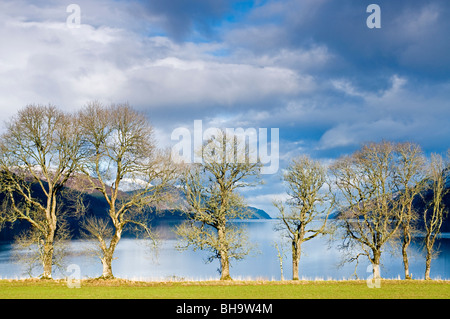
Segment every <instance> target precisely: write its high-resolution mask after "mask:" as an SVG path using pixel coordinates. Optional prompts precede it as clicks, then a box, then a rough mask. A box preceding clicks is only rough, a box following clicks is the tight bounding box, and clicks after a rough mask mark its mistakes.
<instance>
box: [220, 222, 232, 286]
mask: <svg viewBox="0 0 450 319" xmlns="http://www.w3.org/2000/svg"><path fill="white" fill-rule="evenodd" d="M217 236H218V240H219V254H220V280H231V276H230V261H229V258H228V247H227V246H226V238H225V225H221V226H219V227H218V228H217Z"/></svg>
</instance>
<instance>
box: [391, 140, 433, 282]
mask: <svg viewBox="0 0 450 319" xmlns="http://www.w3.org/2000/svg"><path fill="white" fill-rule="evenodd" d="M395 152H396V157H397V165H396V168H397V169H396V180H397V183H398V187H397V188H398V193H397V194H396V195H397V197H396V200H397V201H398V204H399V209H400V214H401V220H402V223H401V227H400V228H401V232H402V244H401V246H402V247H401V249H402V257H403V267H404V271H405V279H411V275H410V272H409V261H408V247H409V245H410V244H411V240H412V237H413V235H414V232H416V231H417V229H416V227H415V222H417V219H418V214H417V212H416V210H415V208H414V205H413V203H414V200H415V199H416V198H418V195H419V194H420V193H421V192H422V191H423V190H424V187H425V170H424V167H425V162H426V161H425V156H424V154H423V152H422V150H421V148H420V146H419V145H417V144H414V143H398V144H397V145H396V149H395Z"/></svg>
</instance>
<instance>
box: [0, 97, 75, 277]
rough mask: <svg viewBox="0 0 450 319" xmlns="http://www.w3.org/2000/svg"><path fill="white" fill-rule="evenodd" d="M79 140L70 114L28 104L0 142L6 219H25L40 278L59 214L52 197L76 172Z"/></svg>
mask: <svg viewBox="0 0 450 319" xmlns="http://www.w3.org/2000/svg"><path fill="white" fill-rule="evenodd" d="M80 147H81V139H80V134H79V125H78V123H77V121H76V120H75V118H74V117H73V116H72V115H67V114H64V113H63V112H61V111H59V110H58V109H57V108H56V107H54V106H51V105H50V106H42V105H28V106H26V107H25V108H24V109H22V110H20V111H19V112H18V114H17V115H16V116H15V117H13V118H12V119H11V120H10V122H9V123H8V125H7V128H6V132H5V133H4V134H3V135H2V137H1V141H0V170H1V173H2V189H3V191H5V192H6V194H7V197H6V201H7V205H6V206H4V207H8V209H6V210H4V211H3V213H4V214H7V215H6V218H7V219H8V220H9V221H10V222H14V221H15V220H18V219H20V220H24V221H27V222H28V223H29V224H30V225H31V227H32V231H31V232H30V233H29V234H30V236H31V235H32V237H33V238H34V239H36V241H35V243H36V244H37V247H38V248H37V249H39V250H40V251H41V253H40V254H39V256H40V258H39V260H40V262H41V263H42V267H43V273H42V278H51V277H52V264H53V261H54V240H55V235H56V233H57V231H58V226H59V225H60V222H61V218H62V214H63V213H64V212H63V211H61V209H59V204H60V203H59V202H58V195H59V194H60V193H61V190H62V189H63V186H64V185H65V183H66V182H67V181H68V179H69V178H70V177H71V176H72V175H73V173H74V172H75V171H76V169H77V166H78V163H79V160H80V158H81V156H82V152H80Z"/></svg>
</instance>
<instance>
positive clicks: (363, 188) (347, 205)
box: [332, 141, 402, 279]
mask: <svg viewBox="0 0 450 319" xmlns="http://www.w3.org/2000/svg"><path fill="white" fill-rule="evenodd" d="M395 156H396V154H395V145H394V144H393V143H390V142H386V141H383V142H380V143H369V144H366V145H364V146H363V147H362V149H361V150H359V151H357V152H355V153H353V154H352V155H351V156H344V157H342V158H340V159H338V160H337V161H336V162H335V163H334V164H333V167H332V171H333V174H334V176H335V177H336V186H337V187H338V189H339V190H340V195H341V203H342V207H341V209H340V215H339V218H338V219H337V220H338V222H339V226H340V227H341V228H342V229H343V230H344V238H343V239H344V241H343V245H342V247H343V248H351V247H356V248H359V249H361V252H360V253H358V254H357V255H356V257H353V258H351V259H350V261H354V260H356V261H358V258H359V257H360V256H366V257H367V258H368V259H369V260H370V262H371V264H372V269H373V278H374V279H379V278H381V275H380V259H381V253H382V251H383V246H384V245H385V244H386V243H387V242H388V240H390V239H392V238H393V236H394V234H395V233H396V231H397V230H398V228H399V227H400V224H401V222H402V214H401V213H400V211H401V210H400V209H399V202H398V201H397V200H396V199H395V196H394V194H395V193H396V192H397V191H398V183H397V181H396V178H395V173H396V171H397V162H396V160H395Z"/></svg>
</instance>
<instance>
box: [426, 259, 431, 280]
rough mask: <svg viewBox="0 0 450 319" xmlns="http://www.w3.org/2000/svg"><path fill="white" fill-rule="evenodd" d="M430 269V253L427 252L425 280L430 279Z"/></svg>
mask: <svg viewBox="0 0 450 319" xmlns="http://www.w3.org/2000/svg"><path fill="white" fill-rule="evenodd" d="M430 270H431V255H430V254H429V253H427V257H426V259H425V280H431V277H430Z"/></svg>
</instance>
